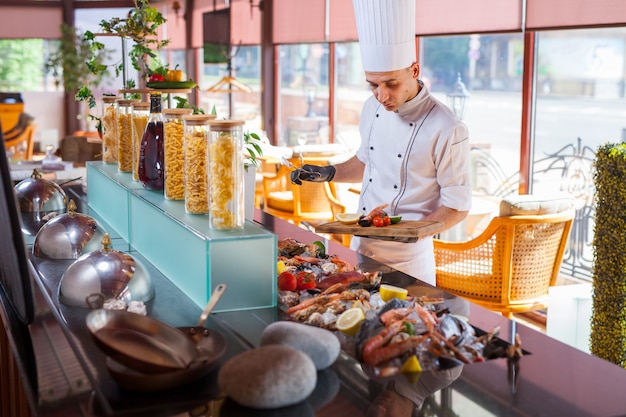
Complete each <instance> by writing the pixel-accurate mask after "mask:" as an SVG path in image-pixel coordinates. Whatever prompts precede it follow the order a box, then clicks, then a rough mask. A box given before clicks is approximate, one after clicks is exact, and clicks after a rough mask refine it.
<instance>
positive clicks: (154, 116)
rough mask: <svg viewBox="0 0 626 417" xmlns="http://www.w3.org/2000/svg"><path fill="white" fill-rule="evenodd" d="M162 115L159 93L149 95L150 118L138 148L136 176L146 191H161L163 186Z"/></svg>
mask: <svg viewBox="0 0 626 417" xmlns="http://www.w3.org/2000/svg"><path fill="white" fill-rule="evenodd" d="M163 136H164V135H163V113H162V112H161V92H160V91H152V92H151V93H150V117H149V118H148V124H147V125H146V130H145V131H144V134H143V136H142V137H141V144H140V147H139V166H138V167H137V174H138V177H139V181H140V182H141V183H142V184H143V187H144V188H146V189H148V190H162V189H163V184H164V173H165V164H164V162H163V161H164V153H165V151H164V147H163Z"/></svg>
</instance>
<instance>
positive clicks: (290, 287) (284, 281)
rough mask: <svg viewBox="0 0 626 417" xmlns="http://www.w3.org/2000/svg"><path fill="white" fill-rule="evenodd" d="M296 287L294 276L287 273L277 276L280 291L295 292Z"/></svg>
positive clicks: (296, 281) (296, 282)
mask: <svg viewBox="0 0 626 417" xmlns="http://www.w3.org/2000/svg"><path fill="white" fill-rule="evenodd" d="M297 286H298V280H297V279H296V276H295V275H294V274H292V273H291V272H289V271H284V272H281V274H280V275H279V276H278V289H279V290H281V291H295V290H296V288H297Z"/></svg>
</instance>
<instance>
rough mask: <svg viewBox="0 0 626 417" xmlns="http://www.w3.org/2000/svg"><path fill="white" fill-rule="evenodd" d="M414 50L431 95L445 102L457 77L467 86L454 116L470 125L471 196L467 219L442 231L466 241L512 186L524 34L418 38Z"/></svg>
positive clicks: (515, 176) (514, 186)
mask: <svg viewBox="0 0 626 417" xmlns="http://www.w3.org/2000/svg"><path fill="white" fill-rule="evenodd" d="M419 51H420V57H419V61H420V64H421V75H420V78H421V79H422V81H423V82H424V85H425V86H426V88H428V89H429V90H430V92H431V93H432V95H433V96H434V97H436V98H437V99H439V100H440V101H442V102H443V103H446V104H448V105H450V102H451V100H452V98H451V94H452V92H453V89H454V88H455V85H456V83H457V82H461V83H463V85H464V86H465V89H466V91H467V97H466V99H465V103H464V108H463V109H462V114H458V115H459V116H460V117H461V118H462V119H463V121H464V122H465V123H466V124H467V126H468V129H469V138H470V147H471V155H470V169H471V171H470V174H471V183H472V188H473V191H474V197H473V199H472V210H471V211H470V213H469V216H468V218H467V219H466V220H465V221H464V222H463V223H462V224H460V225H458V226H457V227H456V228H454V230H452V231H450V232H449V233H448V235H447V236H445V237H446V238H447V239H451V240H465V239H468V238H472V237H475V236H476V235H477V233H479V232H480V231H481V230H482V229H483V228H484V227H485V226H486V225H487V223H488V222H489V220H490V218H491V217H492V216H494V215H495V214H497V211H498V204H497V200H498V198H501V197H503V196H505V195H506V194H508V193H511V192H516V191H517V186H518V184H517V181H518V172H519V165H520V137H521V108H522V98H521V85H522V69H523V65H522V64H523V54H524V50H523V36H522V35H521V34H493V35H491V34H490V35H467V36H433V37H422V38H421V39H420V47H419ZM459 113H460V112H459Z"/></svg>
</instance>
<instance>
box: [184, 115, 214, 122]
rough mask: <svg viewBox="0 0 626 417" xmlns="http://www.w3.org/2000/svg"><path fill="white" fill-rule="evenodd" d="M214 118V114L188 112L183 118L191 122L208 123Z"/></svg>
mask: <svg viewBox="0 0 626 417" xmlns="http://www.w3.org/2000/svg"><path fill="white" fill-rule="evenodd" d="M212 119H215V115H214V114H188V115H186V116H183V120H184V121H186V122H188V123H191V124H200V123H205V122H206V123H208V122H209V121H210V120H212Z"/></svg>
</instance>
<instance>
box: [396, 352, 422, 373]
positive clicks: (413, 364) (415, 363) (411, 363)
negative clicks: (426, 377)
mask: <svg viewBox="0 0 626 417" xmlns="http://www.w3.org/2000/svg"><path fill="white" fill-rule="evenodd" d="M415 372H422V365H420V361H419V360H418V359H417V356H415V355H413V356H411V357H409V359H407V360H406V361H404V363H403V364H402V367H401V368H400V373H403V374H411V373H415Z"/></svg>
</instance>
